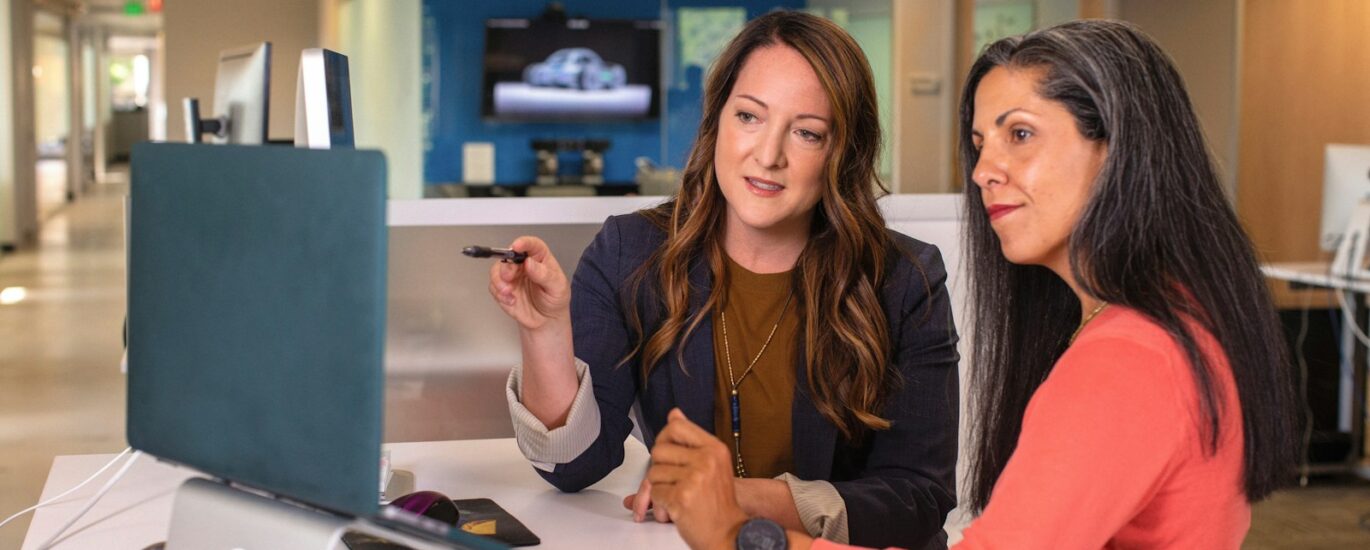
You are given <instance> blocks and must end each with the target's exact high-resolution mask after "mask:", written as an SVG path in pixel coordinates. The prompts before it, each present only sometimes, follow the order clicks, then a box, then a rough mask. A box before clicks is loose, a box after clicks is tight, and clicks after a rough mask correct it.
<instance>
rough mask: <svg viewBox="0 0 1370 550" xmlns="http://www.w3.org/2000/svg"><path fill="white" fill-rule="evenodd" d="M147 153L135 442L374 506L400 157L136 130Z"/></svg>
mask: <svg viewBox="0 0 1370 550" xmlns="http://www.w3.org/2000/svg"><path fill="white" fill-rule="evenodd" d="M132 158H133V164H132V184H131V187H130V192H129V193H130V199H129V244H128V251H129V258H128V316H129V319H128V323H129V324H128V440H129V444H130V445H131V446H132V447H133V448H135V449H139V450H142V451H144V452H146V453H148V454H151V455H154V456H157V457H159V458H161V459H164V460H167V461H170V462H174V463H179V464H184V465H187V466H190V467H193V468H196V469H199V470H201V471H204V472H205V473H207V474H210V475H212V476H216V477H220V478H223V479H226V480H229V481H233V482H236V483H240V484H243V485H247V486H250V487H255V488H258V489H262V490H265V491H268V492H270V493H274V494H277V495H280V496H284V497H287V498H290V499H294V500H298V501H301V502H304V503H308V504H311V505H314V506H317V507H319V508H323V509H327V510H332V511H335V512H339V513H344V514H347V515H354V516H370V515H372V514H374V513H375V512H376V511H377V508H378V505H377V500H378V485H379V480H378V477H379V472H378V468H379V462H380V447H381V429H382V425H383V424H382V418H381V416H382V410H383V406H384V387H383V383H384V374H383V363H382V360H383V359H382V358H383V349H384V342H385V316H386V308H385V303H386V302H385V288H386V285H385V273H386V240H387V239H386V224H385V208H386V200H385V198H386V197H385V188H386V185H385V176H386V167H385V158H384V157H383V156H382V155H381V154H380V153H378V152H375V151H357V150H328V151H321V150H309V149H296V148H293V147H279V146H267V147H253V146H231V145H188V144H170V143H161V144H153V143H144V144H139V145H136V146H134V149H133V157H132Z"/></svg>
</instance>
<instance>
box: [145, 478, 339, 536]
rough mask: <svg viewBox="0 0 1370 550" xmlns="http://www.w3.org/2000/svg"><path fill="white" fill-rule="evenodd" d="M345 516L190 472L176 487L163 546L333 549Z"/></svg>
mask: <svg viewBox="0 0 1370 550" xmlns="http://www.w3.org/2000/svg"><path fill="white" fill-rule="evenodd" d="M351 522H352V520H350V519H348V518H343V517H340V516H334V515H329V514H325V513H323V512H317V511H314V510H308V509H305V508H302V507H300V506H294V505H291V504H286V503H284V502H280V501H277V500H273V499H270V498H267V497H263V496H259V495H255V494H252V493H249V492H247V491H243V490H240V489H236V488H233V487H229V486H227V485H224V484H223V483H218V482H214V481H210V480H208V479H203V478H193V479H191V480H189V481H186V482H185V483H184V484H182V485H181V488H180V489H177V490H176V498H175V500H174V502H173V504H172V510H171V529H170V531H168V533H167V544H166V548H167V549H168V550H176V549H180V548H187V549H190V548H253V549H258V548H260V549H272V548H279V549H282V550H284V549H287V548H300V549H314V548H317V549H319V550H324V549H337V548H343V546H342V533H343V531H344V529H346V528H347V527H348V526H349V524H350V523H351Z"/></svg>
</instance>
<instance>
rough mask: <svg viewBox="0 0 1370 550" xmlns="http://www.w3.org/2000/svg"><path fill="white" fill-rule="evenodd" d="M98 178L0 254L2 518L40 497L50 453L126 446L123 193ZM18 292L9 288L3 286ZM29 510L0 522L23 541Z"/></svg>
mask: <svg viewBox="0 0 1370 550" xmlns="http://www.w3.org/2000/svg"><path fill="white" fill-rule="evenodd" d="M126 189H127V185H126V184H122V183H115V184H104V185H99V186H96V188H95V189H94V190H93V192H91V193H89V194H87V195H85V196H83V197H81V199H80V200H78V201H76V202H74V203H71V204H67V205H65V206H64V207H62V208H60V209H58V210H56V211H55V212H53V214H52V215H51V217H50V218H47V220H46V221H45V223H44V225H43V229H42V231H41V233H40V243H41V244H40V246H39V247H37V248H36V249H29V250H21V251H19V252H17V253H14V254H7V255H4V256H0V288H10V287H22V288H24V289H25V296H24V298H23V299H22V300H20V301H18V302H17V303H13V304H6V305H0V449H3V450H4V453H3V457H2V458H0V518H3V517H5V516H8V515H10V514H12V513H14V512H17V511H19V510H22V509H24V508H27V507H28V506H30V505H32V504H33V503H34V502H35V501H36V500H37V498H38V494H39V492H40V491H41V490H42V487H43V483H44V481H45V480H46V479H47V472H48V468H49V467H50V466H51V465H52V458H53V457H54V456H56V455H64V454H84V453H112V452H118V451H119V450H121V449H123V448H124V447H125V446H126V445H127V443H126V442H125V441H124V403H125V401H124V375H123V374H121V373H120V371H119V360H120V356H121V353H122V346H123V344H122V336H121V331H122V326H123V319H124V302H125V296H124V235H123V197H124V194H125V190H126ZM14 294H17V293H16V292H15V291H11V292H10V293H9V294H8V295H14ZM28 524H29V516H25V517H23V518H20V519H18V520H15V521H14V522H13V523H11V524H10V525H6V526H5V527H4V528H3V529H0V548H19V546H20V543H21V542H22V541H23V538H24V532H25V531H26V530H27V529H28Z"/></svg>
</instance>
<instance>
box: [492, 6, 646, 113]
mask: <svg viewBox="0 0 1370 550" xmlns="http://www.w3.org/2000/svg"><path fill="white" fill-rule="evenodd" d="M660 82H661V23H660V22H659V21H629V20H599V19H595V20H591V19H569V20H567V21H565V22H557V21H544V20H537V19H490V20H488V21H486V22H485V82H484V89H485V93H484V97H483V99H482V113H481V114H482V115H483V116H485V117H486V118H491V119H500V120H527V121H554V120H603V119H646V118H656V117H657V116H658V114H659V113H660V111H661V97H660V96H661V85H660Z"/></svg>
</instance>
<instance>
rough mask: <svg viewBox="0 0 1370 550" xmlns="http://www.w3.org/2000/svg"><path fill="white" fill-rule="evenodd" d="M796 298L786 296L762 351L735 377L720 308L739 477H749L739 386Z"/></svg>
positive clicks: (735, 468) (764, 350)
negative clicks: (730, 390) (744, 462)
mask: <svg viewBox="0 0 1370 550" xmlns="http://www.w3.org/2000/svg"><path fill="white" fill-rule="evenodd" d="M793 299H794V292H793V291H791V292H790V295H789V297H787V298H785V305H784V307H781V308H780V317H778V318H777V319H776V320H775V325H774V326H772V327H771V333H770V334H769V335H767V336H766V342H765V343H763V344H761V351H758V352H756V357H754V358H752V362H751V363H750V364H748V365H747V370H744V371H742V376H741V377H739V378H737V379H734V378H733V352H732V346H731V345H729V344H728V313H727V312H726V311H724V310H722V309H720V310H718V318H719V319H720V320H721V321H722V325H723V358H724V359H725V360H726V361H727V364H728V385H730V386H732V394H731V395H729V396H728V404H729V405H730V406H731V407H732V413H733V449H734V451H733V455H734V457H735V459H736V461H735V464H734V465H733V466H734V470H735V472H736V473H737V477H747V466H746V465H744V464H743V463H742V403H741V401H740V400H739V399H738V396H737V387H738V386H740V385H742V381H743V380H746V379H747V375H748V374H751V373H752V368H753V367H755V366H756V362H757V361H760V360H761V355H762V354H764V353H766V347H767V346H769V345H771V338H774V337H775V331H776V329H779V328H780V321H781V320H783V319H784V318H785V311H786V310H788V309H790V300H793Z"/></svg>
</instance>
